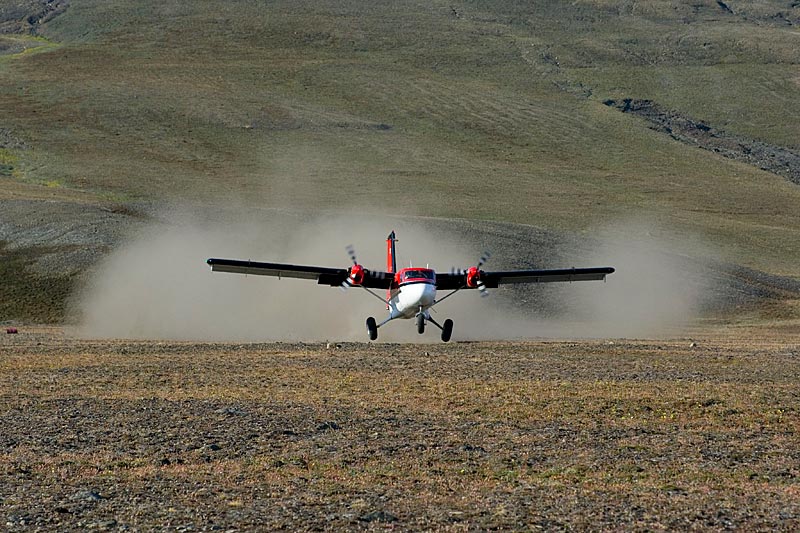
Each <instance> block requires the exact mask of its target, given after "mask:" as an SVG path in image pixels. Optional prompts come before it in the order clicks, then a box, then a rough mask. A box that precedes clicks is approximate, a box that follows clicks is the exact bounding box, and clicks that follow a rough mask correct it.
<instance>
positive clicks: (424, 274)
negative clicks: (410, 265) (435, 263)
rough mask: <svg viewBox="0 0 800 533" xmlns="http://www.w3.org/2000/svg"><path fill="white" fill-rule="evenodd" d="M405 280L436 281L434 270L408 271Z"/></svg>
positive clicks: (405, 273)
mask: <svg viewBox="0 0 800 533" xmlns="http://www.w3.org/2000/svg"><path fill="white" fill-rule="evenodd" d="M403 279H430V280H432V279H435V277H434V274H433V270H406V271H405V272H404V273H403Z"/></svg>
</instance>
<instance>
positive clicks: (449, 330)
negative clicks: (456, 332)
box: [442, 318, 453, 342]
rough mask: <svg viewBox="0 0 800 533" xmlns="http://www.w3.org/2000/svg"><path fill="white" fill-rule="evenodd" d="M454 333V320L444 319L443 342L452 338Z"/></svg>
mask: <svg viewBox="0 0 800 533" xmlns="http://www.w3.org/2000/svg"><path fill="white" fill-rule="evenodd" d="M452 334H453V321H452V320H450V319H449V318H448V319H447V320H445V321H444V326H443V327H442V342H447V341H449V340H450V336H451V335H452Z"/></svg>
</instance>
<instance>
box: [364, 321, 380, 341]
mask: <svg viewBox="0 0 800 533" xmlns="http://www.w3.org/2000/svg"><path fill="white" fill-rule="evenodd" d="M367 333H369V340H371V341H374V340H375V339H377V338H378V325H377V324H376V323H375V319H374V318H372V317H369V318H368V319H367Z"/></svg>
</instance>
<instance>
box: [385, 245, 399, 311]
mask: <svg viewBox="0 0 800 533" xmlns="http://www.w3.org/2000/svg"><path fill="white" fill-rule="evenodd" d="M395 242H397V239H395V237H394V230H392V232H391V233H390V234H389V236H388V237H386V270H388V271H389V272H390V273H391V274H392V276H394V273H395V272H397V259H396V258H395V250H394V243H395ZM391 299H392V289H391V288H390V289H389V290H387V291H386V301H387V302H388V301H389V300H391ZM386 308H387V309H388V308H389V306H388V305H387V306H386Z"/></svg>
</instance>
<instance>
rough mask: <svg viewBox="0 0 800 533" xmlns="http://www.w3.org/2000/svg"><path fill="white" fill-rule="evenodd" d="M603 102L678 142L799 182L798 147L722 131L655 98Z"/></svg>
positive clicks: (799, 156)
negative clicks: (665, 106)
mask: <svg viewBox="0 0 800 533" xmlns="http://www.w3.org/2000/svg"><path fill="white" fill-rule="evenodd" d="M604 103H605V104H606V105H607V106H609V107H614V108H616V109H619V110H620V111H622V112H623V113H631V114H633V115H636V116H639V117H642V118H643V119H645V120H647V121H648V122H650V123H651V124H652V125H653V126H652V127H653V129H654V130H656V131H660V132H662V133H665V134H667V135H669V136H670V137H672V138H673V139H675V140H676V141H680V142H682V143H686V144H690V145H694V146H698V147H700V148H702V149H704V150H709V151H711V152H715V153H718V154H720V155H721V156H723V157H727V158H728V159H734V160H736V161H741V162H743V163H747V164H748V165H753V166H755V167H758V168H760V169H761V170H766V171H767V172H772V173H773V174H777V175H779V176H783V177H784V178H786V179H788V180H789V181H791V182H792V183H796V184H798V185H800V153H799V152H798V151H797V150H792V149H790V148H786V147H783V146H776V145H774V144H770V143H766V142H763V141H759V140H756V139H748V138H746V137H743V136H741V135H735V134H733V133H729V132H726V131H723V130H721V129H719V128H715V127H713V126H710V125H708V124H706V123H705V122H703V121H701V120H696V119H694V118H691V117H688V116H686V115H685V114H683V113H679V112H676V111H673V110H669V109H664V108H663V107H662V106H660V105H659V104H657V103H656V102H653V101H652V100H637V99H633V98H625V99H624V100H606V101H605V102H604Z"/></svg>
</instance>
